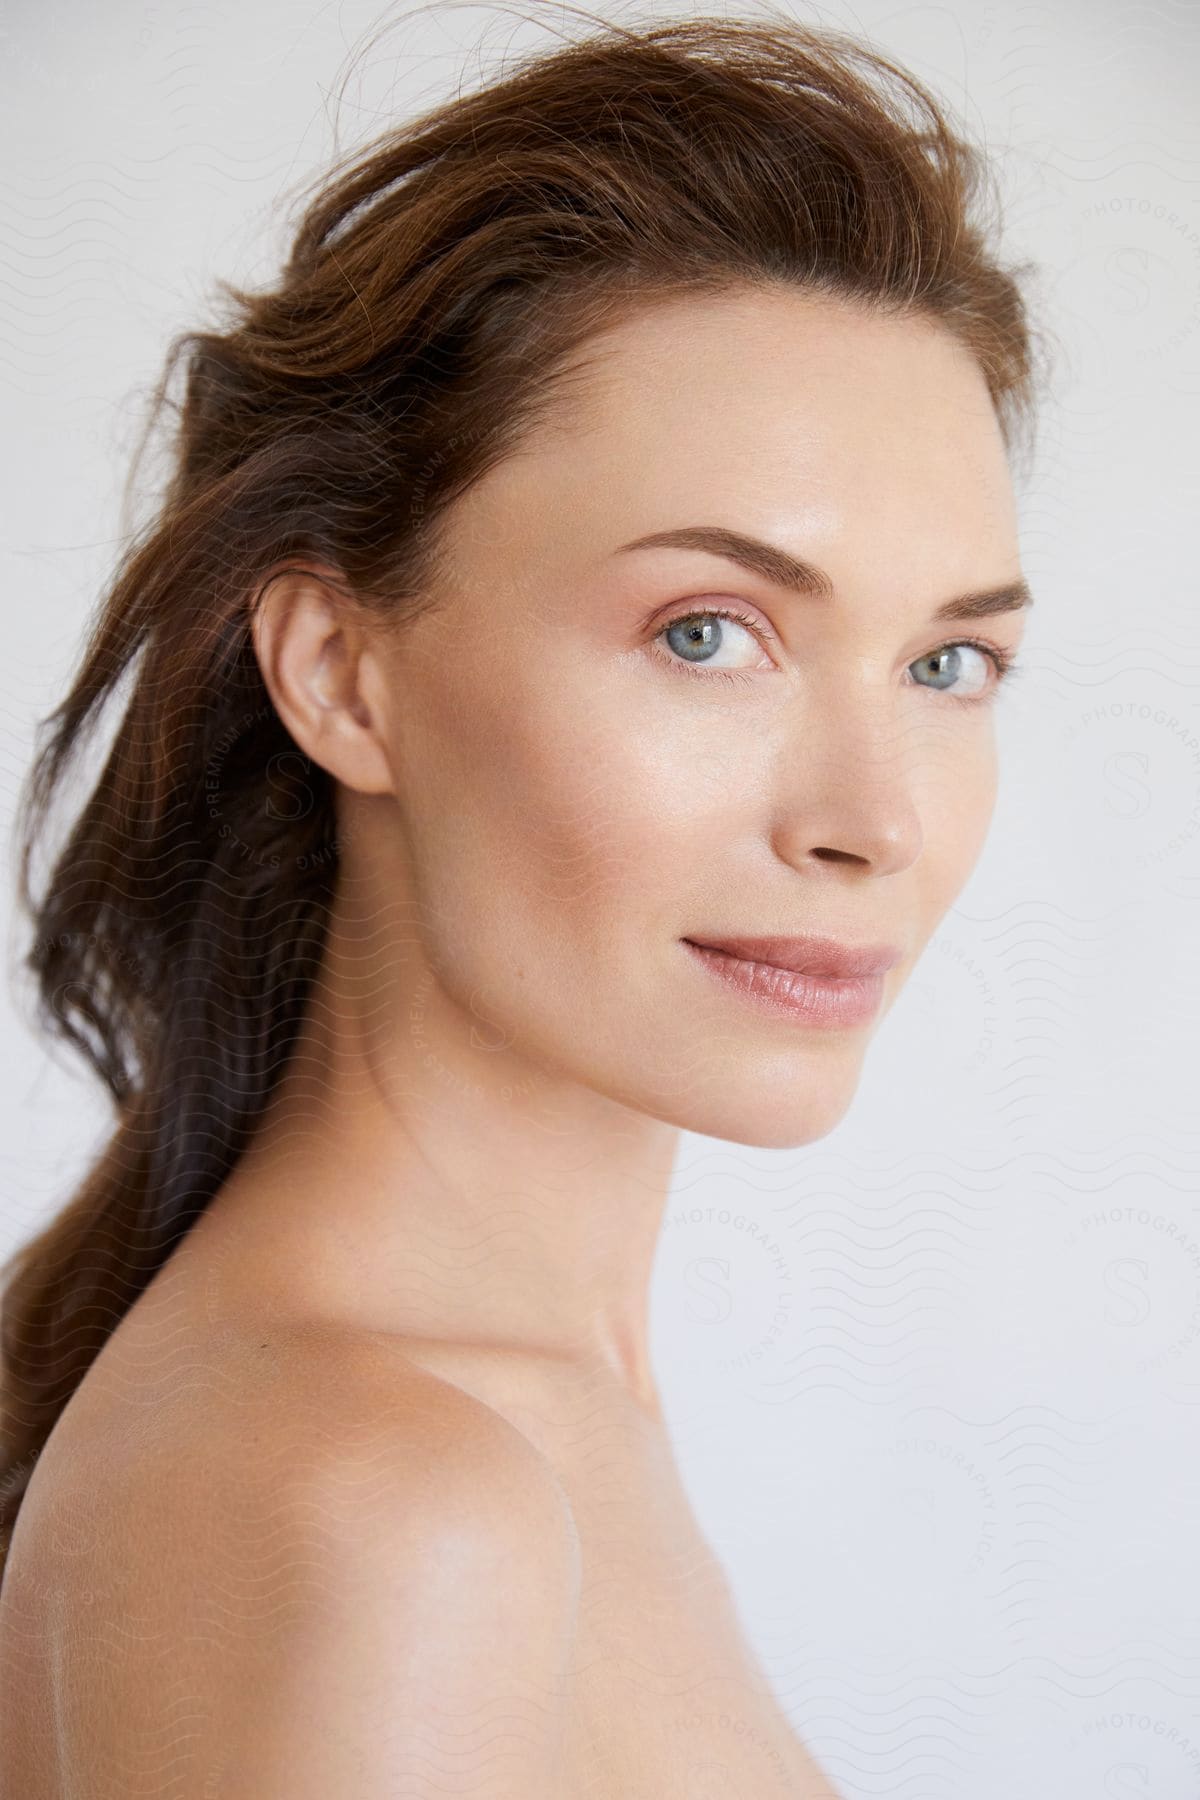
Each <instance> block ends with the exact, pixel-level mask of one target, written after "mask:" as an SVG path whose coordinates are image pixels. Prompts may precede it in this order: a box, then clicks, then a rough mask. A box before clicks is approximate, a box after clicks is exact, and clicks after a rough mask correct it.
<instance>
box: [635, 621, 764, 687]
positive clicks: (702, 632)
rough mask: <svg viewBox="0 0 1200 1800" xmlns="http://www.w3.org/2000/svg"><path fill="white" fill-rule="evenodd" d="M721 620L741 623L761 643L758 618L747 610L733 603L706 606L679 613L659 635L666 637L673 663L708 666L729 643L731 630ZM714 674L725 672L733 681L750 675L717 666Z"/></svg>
mask: <svg viewBox="0 0 1200 1800" xmlns="http://www.w3.org/2000/svg"><path fill="white" fill-rule="evenodd" d="M721 621H724V622H725V623H727V624H733V625H737V626H739V627H740V628H741V629H742V630H743V631H745V632H746V633H748V634H749V636H751V637H752V638H753V639H754V640H755V642H756V643H759V644H761V641H762V640H761V637H760V633H759V628H758V624H757V621H756V620H755V619H753V618H752V617H751V616H750V615H749V614H747V613H740V612H736V611H735V610H733V609H732V608H729V607H704V608H702V609H701V610H700V611H698V612H687V613H679V614H677V615H676V617H675V618H673V619H669V620H668V621H667V623H666V624H665V625H664V626H662V628H661V629H660V630H659V631H658V633H657V634H656V641H657V639H659V638H661V639H663V640H665V642H666V643H667V645H668V646H669V649H670V657H669V660H670V662H671V665H672V667H674V668H676V669H686V668H687V667H688V666H689V665H690V666H691V667H693V668H702V669H703V668H708V667H709V665H710V664H711V663H712V662H713V659H714V657H715V655H717V654H718V653H719V652H720V651H721V650H723V649H724V648H725V647H726V639H727V637H728V636H729V633H728V632H727V631H726V630H725V629H724V627H723V625H722V623H721ZM711 672H712V674H714V675H723V676H725V677H726V678H727V679H729V680H732V681H744V680H746V679H747V675H746V672H745V670H741V669H721V668H713V669H712V670H711Z"/></svg>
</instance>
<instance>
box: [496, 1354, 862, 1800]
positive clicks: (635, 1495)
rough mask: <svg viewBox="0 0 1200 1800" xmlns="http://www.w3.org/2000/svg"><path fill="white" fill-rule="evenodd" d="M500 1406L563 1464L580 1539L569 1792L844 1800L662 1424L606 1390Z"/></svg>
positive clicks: (599, 1797)
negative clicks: (746, 1627) (769, 1655)
mask: <svg viewBox="0 0 1200 1800" xmlns="http://www.w3.org/2000/svg"><path fill="white" fill-rule="evenodd" d="M491 1399H492V1402H493V1403H494V1404H496V1406H497V1409H498V1410H502V1411H503V1412H504V1413H505V1415H506V1416H507V1417H508V1418H509V1419H510V1421H511V1422H512V1423H513V1424H515V1425H517V1426H518V1428H519V1429H521V1430H522V1431H524V1432H525V1434H526V1435H527V1436H528V1437H530V1438H531V1440H532V1441H534V1442H535V1443H536V1444H537V1445H538V1447H539V1448H540V1449H541V1450H542V1451H543V1453H544V1454H545V1455H546V1457H547V1459H548V1460H549V1461H550V1462H551V1463H552V1466H553V1467H554V1469H555V1471H556V1473H557V1475H558V1477H559V1480H560V1481H561V1483H562V1486H563V1488H564V1490H565V1492H566V1494H567V1497H568V1499H569V1501H570V1504H571V1509H572V1514H573V1517H574V1520H575V1524H576V1529H577V1531H578V1534H579V1546H580V1566H581V1592H580V1604H579V1619H578V1630H577V1634H576V1640H575V1645H574V1657H573V1666H572V1670H571V1686H570V1705H569V1718H568V1728H567V1748H566V1758H567V1782H566V1787H567V1791H568V1792H569V1793H571V1795H572V1796H579V1797H580V1800H776V1797H777V1796H778V1797H780V1800H782V1797H783V1796H792V1797H793V1800H838V1795H837V1791H836V1789H835V1788H834V1787H833V1786H832V1785H831V1783H829V1782H828V1781H827V1780H826V1779H825V1777H824V1776H823V1775H822V1773H821V1771H820V1770H819V1768H818V1767H817V1765H816V1764H815V1763H814V1761H813V1760H812V1758H811V1757H810V1756H809V1754H808V1753H807V1751H806V1750H805V1748H804V1745H803V1744H802V1743H801V1741H800V1740H799V1739H798V1738H797V1736H796V1734H795V1733H794V1732H793V1730H792V1729H791V1726H790V1724H789V1723H788V1720H787V1718H786V1716H785V1715H784V1713H783V1711H782V1709H781V1707H780V1706H779V1703H778V1701H777V1700H776V1699H775V1697H774V1695H773V1693H772V1691H771V1689H770V1687H769V1685H768V1683H767V1681H766V1677H765V1675H764V1674H763V1672H762V1669H761V1668H760V1666H759V1665H758V1663H757V1661H756V1659H755V1657H754V1655H753V1652H752V1650H751V1649H750V1647H749V1645H748V1644H747V1642H746V1640H745V1638H744V1635H743V1633H742V1630H741V1626H740V1623H739V1620H738V1617H737V1611H736V1607H735V1603H734V1600H733V1597H732V1594H731V1591H730V1588H729V1585H728V1582H727V1579H726V1577H725V1575H724V1572H723V1570H722V1569H721V1567H720V1564H719V1563H718V1561H717V1559H716V1557H715V1556H714V1554H713V1552H712V1550H711V1548H710V1546H709V1544H708V1543H707V1541H706V1539H705V1537H704V1535H703V1534H702V1532H701V1531H700V1529H699V1527H698V1524H697V1522H696V1519H695V1515H694V1513H693V1510H692V1507H691V1505H690V1502H689V1500H688V1498H687V1496H686V1494H685V1492H684V1490H683V1488H682V1485H681V1483H680V1479H679V1476H678V1472H677V1469H676V1465H675V1462H674V1459H673V1456H672V1454H671V1450H670V1446H669V1442H668V1439H667V1436H666V1433H665V1430H664V1429H663V1428H662V1426H661V1425H656V1424H652V1423H650V1422H648V1421H646V1420H645V1418H644V1417H643V1416H641V1415H640V1414H638V1413H637V1412H636V1410H635V1409H630V1408H629V1407H627V1406H626V1405H624V1404H623V1403H622V1402H621V1400H620V1398H619V1397H616V1396H612V1395H603V1394H600V1393H597V1392H594V1391H580V1392H578V1393H576V1394H575V1395H574V1396H572V1397H571V1398H564V1397H563V1396H561V1395H560V1396H558V1397H557V1401H556V1402H555V1401H549V1400H547V1398H546V1397H545V1396H544V1395H539V1396H538V1397H537V1398H536V1399H533V1400H531V1399H529V1398H528V1397H526V1398H524V1399H523V1397H522V1395H521V1394H520V1392H519V1391H517V1390H515V1389H514V1390H507V1391H506V1390H505V1389H504V1388H503V1387H501V1386H496V1385H493V1390H492V1394H491Z"/></svg>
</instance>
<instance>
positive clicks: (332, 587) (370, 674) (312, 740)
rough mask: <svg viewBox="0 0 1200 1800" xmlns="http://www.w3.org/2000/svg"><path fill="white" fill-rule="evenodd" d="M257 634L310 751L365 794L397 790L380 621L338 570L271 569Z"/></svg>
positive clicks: (296, 734) (288, 721)
mask: <svg viewBox="0 0 1200 1800" xmlns="http://www.w3.org/2000/svg"><path fill="white" fill-rule="evenodd" d="M251 634H252V639H253V644H254V653H255V656H256V657H257V659H258V666H259V669H260V670H261V672H262V678H263V681H264V683H265V684H266V688H267V692H268V693H269V694H270V696H271V699H272V701H273V703H274V705H275V709H276V711H277V712H278V714H279V717H280V718H281V719H282V720H283V723H284V724H285V725H286V727H287V729H288V731H289V732H290V733H291V735H292V737H293V738H294V739H295V740H296V743H297V744H298V745H299V747H300V749H301V750H302V751H303V752H304V754H305V755H306V756H308V757H311V759H312V761H313V762H315V763H317V764H319V765H320V767H321V768H323V769H325V770H327V771H328V773H329V774H330V775H332V776H334V777H335V778H336V779H337V780H338V781H340V782H342V783H343V784H344V785H345V786H346V787H348V788H352V789H354V790H355V791H356V792H358V793H360V794H388V793H394V792H395V791H396V787H395V781H394V779H393V775H392V769H391V766H390V763H389V760H388V755H387V720H386V717H385V716H384V703H385V699H386V694H387V684H386V682H385V681H384V680H383V679H382V676H381V671H380V668H379V663H378V656H377V648H376V645H377V634H378V628H375V630H372V627H371V622H370V620H369V618H368V617H367V616H366V615H365V614H364V613H363V611H362V610H361V609H360V608H358V607H356V606H355V605H354V603H353V601H350V600H347V599H346V598H345V597H344V583H343V582H342V581H340V580H339V578H338V577H337V576H336V575H335V574H334V572H333V570H331V569H327V568H325V567H324V566H323V565H322V564H319V563H317V564H311V565H309V564H305V565H295V566H289V567H287V568H284V569H282V570H280V571H279V572H278V573H276V574H275V575H273V576H271V577H270V578H269V579H268V581H267V583H266V585H265V587H264V588H263V590H262V592H261V595H260V598H259V600H258V602H257V604H256V606H255V608H254V612H253V616H252V619H251Z"/></svg>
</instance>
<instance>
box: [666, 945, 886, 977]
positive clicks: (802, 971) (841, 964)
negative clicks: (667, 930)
mask: <svg viewBox="0 0 1200 1800" xmlns="http://www.w3.org/2000/svg"><path fill="white" fill-rule="evenodd" d="M684 941H685V942H686V943H691V944H698V945H700V946H701V947H702V948H705V949H708V950H725V951H727V952H728V953H729V955H730V956H738V957H741V958H742V959H743V960H744V961H746V962H759V963H770V964H772V965H773V966H774V967H775V968H777V969H789V970H790V971H791V972H792V973H793V974H796V975H824V976H828V977H829V978H831V979H832V980H838V981H845V980H849V979H851V978H852V977H854V976H856V975H879V974H882V973H883V971H884V970H885V969H890V968H892V967H893V965H894V964H896V963H898V962H899V961H900V958H901V957H902V956H903V954H904V952H903V950H902V949H900V948H899V947H898V946H896V945H893V944H857V945H856V944H843V943H839V942H838V940H837V939H836V938H829V937H703V938H699V937H694V938H687V939H685V940H684Z"/></svg>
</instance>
